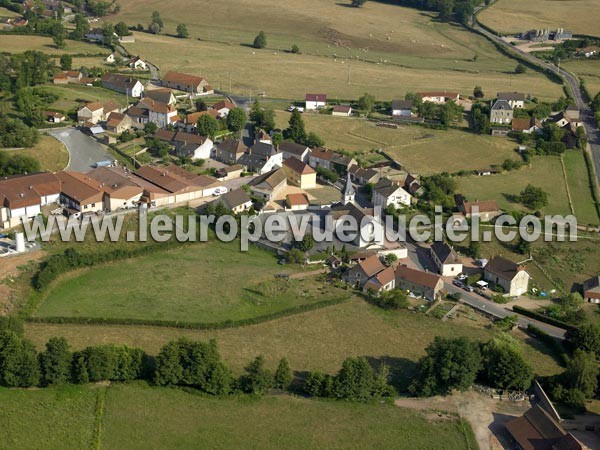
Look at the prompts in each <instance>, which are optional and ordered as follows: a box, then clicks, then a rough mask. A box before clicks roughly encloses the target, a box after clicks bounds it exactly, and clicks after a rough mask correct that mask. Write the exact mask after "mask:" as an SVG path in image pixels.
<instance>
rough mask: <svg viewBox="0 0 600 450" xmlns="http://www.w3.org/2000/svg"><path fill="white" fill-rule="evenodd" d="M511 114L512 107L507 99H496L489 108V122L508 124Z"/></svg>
mask: <svg viewBox="0 0 600 450" xmlns="http://www.w3.org/2000/svg"><path fill="white" fill-rule="evenodd" d="M513 114H514V112H513V108H512V106H510V103H508V101H506V100H496V101H495V102H494V104H493V105H492V107H491V109H490V123H501V124H510V123H512V120H513Z"/></svg>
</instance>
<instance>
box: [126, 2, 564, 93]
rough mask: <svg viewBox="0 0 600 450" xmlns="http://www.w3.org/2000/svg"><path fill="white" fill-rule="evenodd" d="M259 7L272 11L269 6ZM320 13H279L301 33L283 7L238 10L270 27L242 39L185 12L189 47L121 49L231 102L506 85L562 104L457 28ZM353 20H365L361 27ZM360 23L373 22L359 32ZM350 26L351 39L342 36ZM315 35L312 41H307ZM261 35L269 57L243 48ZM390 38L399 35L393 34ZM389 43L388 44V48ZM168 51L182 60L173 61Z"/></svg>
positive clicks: (372, 9)
mask: <svg viewBox="0 0 600 450" xmlns="http://www.w3.org/2000/svg"><path fill="white" fill-rule="evenodd" d="M265 2H267V3H272V0H265ZM132 3H133V2H132ZM167 3H168V2H167ZM227 3H228V4H231V3H237V0H234V1H229V2H222V3H220V4H219V5H223V4H227ZM311 4H314V6H315V8H314V9H313V8H312V7H311V6H310V5H311ZM237 6H239V5H237ZM324 6H325V5H324V4H323V3H322V2H317V0H310V1H307V2H303V3H302V5H300V4H296V3H290V4H287V5H286V6H285V7H284V8H285V9H288V8H293V9H297V8H298V7H301V8H302V9H303V11H304V12H305V14H302V15H301V21H302V25H298V23H297V22H298V19H299V16H298V15H287V14H285V13H284V12H283V11H282V5H281V4H277V6H274V7H272V8H262V7H261V6H260V5H258V4H255V3H253V4H252V8H249V7H248V6H246V5H243V6H239V7H237V8H236V9H233V10H232V12H233V11H235V14H234V15H235V16H237V15H238V14H240V13H241V14H244V15H245V17H246V18H247V17H250V16H251V15H252V13H251V12H250V11H249V9H250V10H251V11H252V12H260V15H261V21H260V22H259V23H262V24H267V23H268V24H269V25H267V26H265V25H262V26H261V27H260V28H259V27H257V26H256V24H253V25H252V26H250V27H248V28H247V29H246V30H247V31H246V32H243V33H238V32H237V31H239V30H236V29H235V28H237V27H239V26H240V25H241V22H245V20H244V21H241V22H236V21H235V20H234V17H232V14H224V15H222V16H216V17H214V20H212V21H210V22H209V21H208V20H207V16H206V15H205V14H204V13H205V12H206V9H205V8H198V9H197V10H194V9H192V10H186V11H185V13H186V17H185V18H183V17H182V18H181V20H182V21H183V22H187V24H188V27H189V28H190V32H191V36H192V39H186V40H181V39H176V38H173V37H169V36H164V35H158V36H157V35H150V34H147V33H135V37H136V42H135V43H133V44H127V47H126V48H127V50H128V51H129V52H131V53H133V54H139V55H141V56H142V57H144V58H147V59H148V60H150V61H152V62H153V63H155V64H157V65H158V66H159V67H160V69H161V72H162V73H165V72H166V71H167V70H180V71H185V72H189V73H194V74H197V75H201V76H203V77H205V78H206V79H207V80H209V82H210V83H211V84H212V86H214V87H215V88H217V89H223V90H229V85H230V82H231V91H232V93H234V94H237V95H244V96H248V95H251V94H252V95H253V96H256V95H257V94H258V95H265V96H266V97H270V98H282V99H303V98H304V95H305V94H306V93H307V92H324V93H326V94H328V96H329V98H338V99H339V98H341V99H352V98H358V97H359V96H360V95H362V94H363V93H364V92H365V91H368V92H370V93H372V94H374V95H376V96H377V97H378V98H380V99H387V100H391V99H393V98H399V97H401V96H403V95H404V94H405V93H406V92H407V91H419V90H439V89H446V90H456V91H458V92H460V93H461V94H463V95H470V94H471V93H472V92H473V88H474V87H475V85H481V86H482V88H483V89H484V91H486V92H498V91H501V90H503V89H504V90H506V88H507V86H508V85H509V83H510V84H511V89H515V90H519V91H522V92H526V93H531V94H532V95H535V96H538V97H540V98H543V99H548V100H551V99H556V98H557V97H558V96H560V95H561V86H560V85H558V84H555V83H552V82H550V81H549V80H548V79H547V78H545V77H544V76H543V75H540V74H538V73H536V72H533V71H529V72H528V73H526V74H524V75H521V76H518V77H515V76H512V77H511V76H510V75H509V73H511V72H512V71H513V70H514V67H515V65H516V62H515V60H512V59H510V58H508V57H506V56H503V55H502V54H500V53H498V52H497V51H496V50H495V47H494V46H493V45H492V44H491V43H489V42H488V41H486V40H485V39H484V38H483V37H481V36H479V35H476V34H473V33H471V32H469V31H467V30H466V29H464V28H462V27H458V26H452V25H448V24H444V23H438V22H435V21H432V20H431V16H430V15H428V14H424V13H421V12H418V11H416V10H413V9H409V8H402V7H399V6H391V5H384V4H380V3H376V2H373V3H371V4H369V5H368V7H366V8H361V11H358V10H356V11H354V10H352V9H348V8H344V7H340V6H337V5H335V4H333V3H332V4H331V5H327V7H325V9H331V8H332V9H333V10H334V11H335V12H337V15H336V16H332V17H336V22H335V24H327V25H325V24H319V22H321V20H320V19H318V18H317V17H310V18H309V17H306V15H307V14H308V15H317V16H318V17H319V18H322V17H324V15H323V14H324V11H323V7H324ZM163 7H165V8H166V4H162V5H160V6H158V5H157V8H158V9H159V10H161V9H162V8H163ZM130 8H133V6H131V5H130V6H125V5H124V7H123V12H122V13H121V15H123V14H125V16H123V17H125V18H130V17H131V19H129V20H134V19H133V15H135V17H136V19H135V21H136V23H137V21H139V15H140V14H139V13H140V11H139V10H135V12H132V13H130V12H128V11H129V10H130ZM178 9H179V8H172V9H169V10H168V12H167V10H166V9H165V10H164V11H165V12H164V14H163V16H164V17H165V18H166V17H169V20H176V19H175V17H173V15H172V13H175V12H176V10H178ZM215 9H219V7H216V8H215ZM150 11H151V8H149V7H148V6H147V5H146V4H144V14H148V15H149V13H150ZM195 11H198V12H199V13H202V17H197V20H194V19H193V17H194V12H195ZM182 12H183V11H182ZM212 13H214V12H211V14H212ZM357 13H358V14H365V15H366V16H362V17H359V18H357V17H356V16H355V14H357ZM267 16H272V17H273V20H268V19H267ZM384 16H387V17H385V18H384ZM366 17H372V20H373V21H376V22H365V21H364V19H365V18H366ZM348 18H353V22H354V23H355V24H356V21H357V20H358V21H359V22H360V23H361V24H362V25H366V29H364V31H362V30H361V28H363V27H362V26H358V27H353V28H352V27H351V25H350V23H349V21H348ZM390 18H391V19H392V20H391V21H390ZM381 20H384V21H385V22H387V23H389V26H387V30H389V31H384V30H386V25H387V24H384V23H382V22H381ZM390 22H394V23H393V24H392V23H390ZM206 25H208V26H206ZM167 26H168V25H167ZM196 26H202V28H203V30H205V31H203V30H198V31H196V30H194V28H195V27H196ZM346 26H347V27H348V28H349V29H348V30H347V31H348V32H349V33H352V34H345V33H341V32H340V31H339V29H340V28H345V27H346ZM211 27H218V28H219V31H218V32H217V31H215V33H214V34H212V33H211V34H212V35H211V36H203V37H202V38H200V37H199V35H200V34H201V33H203V32H204V33H206V32H210V31H209V30H210V29H211ZM281 27H284V29H280V28H281ZM315 27H316V29H315V30H314V33H310V34H306V32H305V31H304V30H305V29H307V28H309V29H314V28H315ZM259 29H264V30H265V32H266V33H267V39H268V48H267V49H263V50H256V49H253V48H250V47H249V46H248V43H251V42H252V40H253V39H254V35H255V34H256V33H257V32H258V31H259ZM276 30H278V31H276ZM392 30H395V31H396V32H395V33H391V31H392ZM369 35H373V36H374V37H373V38H370V37H369ZM387 35H390V40H389V41H388V40H387V37H386V36H387ZM392 36H393V37H392ZM410 36H412V37H410ZM198 39H200V40H198ZM294 43H296V44H297V45H299V46H300V48H301V52H302V53H301V54H291V53H287V52H286V50H287V49H289V48H290V46H291V45H292V44H294ZM174 46H176V47H177V48H178V51H179V54H180V55H181V57H178V58H173V52H172V49H173V47H174ZM476 55H477V58H475V59H476V60H475V61H474V57H475V56H476ZM349 67H350V68H349ZM349 72H350V83H348V76H349Z"/></svg>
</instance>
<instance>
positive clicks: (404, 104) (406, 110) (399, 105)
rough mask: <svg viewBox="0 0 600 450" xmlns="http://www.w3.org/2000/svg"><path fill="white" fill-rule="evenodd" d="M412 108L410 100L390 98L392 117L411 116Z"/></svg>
mask: <svg viewBox="0 0 600 450" xmlns="http://www.w3.org/2000/svg"><path fill="white" fill-rule="evenodd" d="M412 109H413V102H412V100H392V116H394V117H411V116H412Z"/></svg>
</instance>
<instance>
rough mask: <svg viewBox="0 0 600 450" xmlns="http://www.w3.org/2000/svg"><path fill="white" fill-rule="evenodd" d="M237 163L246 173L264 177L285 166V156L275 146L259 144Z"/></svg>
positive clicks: (251, 148)
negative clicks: (254, 173)
mask: <svg viewBox="0 0 600 450" xmlns="http://www.w3.org/2000/svg"><path fill="white" fill-rule="evenodd" d="M237 162H238V164H240V165H241V166H242V167H244V168H245V169H246V171H248V172H256V173H258V174H259V175H262V174H265V173H267V172H270V171H272V170H273V169H276V168H280V167H281V165H282V164H283V154H282V153H281V152H279V151H277V149H276V148H275V147H274V146H273V145H271V144H263V143H260V142H259V143H258V144H254V145H253V146H252V147H250V148H249V149H248V150H247V151H246V153H244V154H243V155H242V156H241V157H240V158H239V159H238V161H237Z"/></svg>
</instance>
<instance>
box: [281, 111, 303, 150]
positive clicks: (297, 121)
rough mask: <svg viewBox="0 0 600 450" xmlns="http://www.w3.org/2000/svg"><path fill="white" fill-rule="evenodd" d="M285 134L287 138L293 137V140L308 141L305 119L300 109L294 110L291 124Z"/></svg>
mask: <svg viewBox="0 0 600 450" xmlns="http://www.w3.org/2000/svg"><path fill="white" fill-rule="evenodd" d="M284 136H285V138H286V139H291V140H292V141H294V142H297V143H303V142H304V141H306V129H305V127H304V120H303V119H302V115H301V114H300V111H298V110H297V109H295V110H294V111H292V115H291V116H290V121H289V126H288V127H287V128H286V129H285V131H284Z"/></svg>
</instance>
